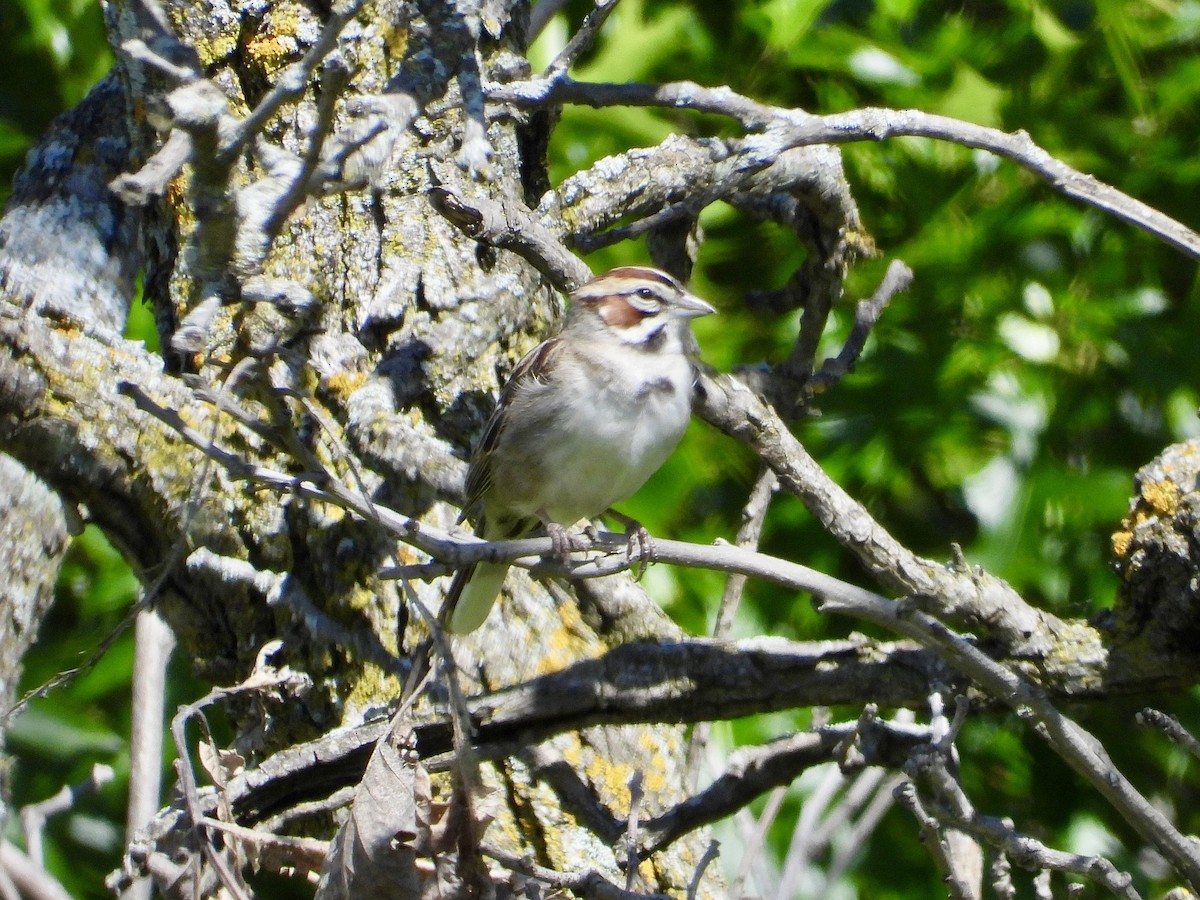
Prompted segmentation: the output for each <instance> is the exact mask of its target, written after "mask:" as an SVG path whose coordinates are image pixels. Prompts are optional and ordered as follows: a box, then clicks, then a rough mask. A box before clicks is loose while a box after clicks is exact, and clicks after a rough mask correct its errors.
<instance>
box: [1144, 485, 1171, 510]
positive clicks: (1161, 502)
mask: <svg viewBox="0 0 1200 900" xmlns="http://www.w3.org/2000/svg"><path fill="white" fill-rule="evenodd" d="M1141 494H1142V499H1144V500H1145V501H1146V502H1147V503H1149V504H1150V506H1151V508H1152V509H1153V510H1154V511H1155V512H1156V513H1158V514H1159V515H1164V516H1169V515H1173V514H1174V512H1175V510H1176V508H1177V507H1178V505H1179V486H1178V485H1176V484H1174V483H1173V482H1170V481H1144V482H1142V485H1141Z"/></svg>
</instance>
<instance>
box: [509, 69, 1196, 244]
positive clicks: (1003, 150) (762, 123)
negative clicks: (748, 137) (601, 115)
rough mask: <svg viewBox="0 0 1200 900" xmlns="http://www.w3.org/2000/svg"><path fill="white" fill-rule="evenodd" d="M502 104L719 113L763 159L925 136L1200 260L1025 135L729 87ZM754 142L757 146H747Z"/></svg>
mask: <svg viewBox="0 0 1200 900" xmlns="http://www.w3.org/2000/svg"><path fill="white" fill-rule="evenodd" d="M487 94H488V97H489V99H491V100H492V101H493V102H497V103H514V104H520V105H526V106H528V105H534V106H538V105H545V104H561V103H576V104H582V105H587V106H595V107H603V106H657V107H664V108H668V109H689V110H694V111H697V112H707V113H715V114H718V115H723V116H728V117H730V118H733V119H735V120H737V121H738V122H739V123H741V125H742V126H743V127H744V128H746V129H747V130H748V131H759V132H761V135H760V138H761V139H760V140H759V141H758V142H757V143H756V146H757V148H758V151H759V152H760V153H761V155H762V156H763V158H772V157H774V156H778V155H779V154H780V153H781V152H783V151H784V150H786V149H788V148H791V147H801V146H810V145H813V144H845V143H851V142H857V141H882V140H887V139H888V138H892V137H900V136H909V137H928V138H935V139H937V140H944V141H948V142H951V143H955V144H960V145H962V146H964V147H972V148H975V149H978V150H987V151H990V152H992V153H995V154H997V155H998V156H1003V157H1005V158H1006V159H1010V160H1012V161H1013V162H1016V163H1018V164H1019V165H1022V166H1024V167H1025V168H1026V169H1028V170H1029V171H1031V172H1033V173H1034V174H1036V175H1038V176H1039V177H1041V178H1042V179H1043V180H1045V181H1046V182H1047V183H1048V184H1049V185H1050V187H1051V188H1053V189H1054V190H1055V191H1058V192H1059V193H1061V194H1063V195H1064V196H1067V197H1070V198H1072V199H1074V200H1079V201H1081V202H1083V203H1085V204H1087V205H1089V206H1094V207H1096V208H1097V209H1101V210H1103V211H1105V212H1108V213H1110V214H1112V215H1114V216H1116V217H1117V218H1120V219H1123V220H1124V221H1126V222H1129V223H1130V224H1131V225H1134V226H1136V227H1138V228H1141V229H1142V230H1144V231H1146V232H1148V233H1149V234H1151V235H1154V236H1155V237H1158V238H1160V239H1162V240H1163V241H1166V242H1167V243H1169V244H1171V245H1172V246H1174V247H1176V248H1177V249H1179V250H1182V251H1183V252H1184V253H1186V254H1188V255H1189V256H1191V257H1192V258H1194V259H1200V235H1198V234H1197V233H1196V232H1194V231H1192V230H1191V229H1190V228H1188V227H1186V226H1185V225H1183V224H1182V223H1180V222H1177V221H1175V220H1174V219H1172V218H1171V217H1169V216H1167V215H1165V214H1163V213H1161V212H1159V211H1158V210H1156V209H1154V208H1153V207H1151V206H1148V205H1147V204H1145V203H1142V202H1141V201H1139V200H1135V199H1134V198H1132V197H1130V196H1129V195H1127V194H1125V193H1122V192H1121V191H1119V190H1117V189H1116V188H1113V187H1111V186H1109V185H1107V184H1104V183H1103V182H1101V181H1098V180H1097V179H1095V178H1093V177H1092V176H1090V175H1085V174H1084V173H1082V172H1079V171H1077V170H1075V169H1073V168H1071V167H1070V166H1068V165H1067V164H1066V163H1064V162H1061V161H1060V160H1058V159H1055V158H1054V157H1053V156H1051V155H1050V154H1049V153H1048V152H1046V151H1045V150H1043V149H1042V148H1041V147H1039V146H1038V145H1037V144H1035V143H1034V142H1033V140H1032V139H1031V138H1030V137H1029V135H1028V134H1026V133H1025V132H1024V131H1018V132H1015V133H1012V134H1008V133H1005V132H1003V131H1000V130H999V129H996V128H987V127H984V126H982V125H975V124H972V123H970V122H964V121H961V120H959V119H952V118H949V117H948V116H939V115H934V114H931V113H925V112H921V111H919V110H912V109H906V110H893V109H881V108H867V109H859V110H852V111H850V112H846V113H835V114H832V115H828V116H815V115H811V114H809V113H806V112H803V111H801V110H794V109H781V108H778V107H772V106H767V105H765V104H762V103H758V102H756V101H753V100H750V99H749V98H747V97H743V96H741V95H739V94H736V93H735V92H733V91H731V90H729V89H728V88H705V87H701V86H700V85H697V84H694V83H692V82H674V83H669V84H636V83H629V84H586V83H582V82H576V81H572V80H571V79H569V78H563V77H560V78H556V79H553V80H549V79H533V80H530V81H526V82H519V83H514V84H505V85H492V86H489V87H488V89H487ZM748 143H753V142H748Z"/></svg>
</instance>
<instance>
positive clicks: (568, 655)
mask: <svg viewBox="0 0 1200 900" xmlns="http://www.w3.org/2000/svg"><path fill="white" fill-rule="evenodd" d="M582 635H583V620H582V618H580V615H579V610H578V609H577V608H575V607H574V606H572V605H570V604H564V605H563V606H562V607H561V609H560V615H559V618H558V625H557V627H556V628H554V630H553V631H551V632H550V633H549V634H548V635H547V637H546V644H545V651H544V653H543V654H542V656H541V657H540V658H539V659H538V661H537V665H536V667H535V669H534V674H535V675H546V674H548V673H550V672H558V671H561V670H562V669H565V668H566V667H567V666H569V665H571V664H572V663H576V662H579V660H581V659H589V658H595V657H597V656H599V655H600V652H601V651H602V650H603V647H601V646H600V645H599V644H594V643H589V642H588V641H586V640H584V638H583V636H582Z"/></svg>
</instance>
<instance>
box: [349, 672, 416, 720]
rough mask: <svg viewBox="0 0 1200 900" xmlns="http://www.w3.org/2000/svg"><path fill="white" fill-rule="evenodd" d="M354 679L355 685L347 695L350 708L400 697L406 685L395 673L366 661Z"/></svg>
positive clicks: (362, 707) (366, 707) (373, 705)
mask: <svg viewBox="0 0 1200 900" xmlns="http://www.w3.org/2000/svg"><path fill="white" fill-rule="evenodd" d="M352 681H353V683H354V687H353V688H352V689H351V690H350V694H349V695H348V696H347V697H346V708H347V709H348V710H360V709H369V708H371V707H375V706H380V705H382V703H383V702H384V701H386V700H387V699H388V698H389V697H399V696H400V692H401V690H402V689H403V687H404V685H403V684H402V683H401V682H400V681H399V679H397V678H396V677H395V676H394V675H389V674H387V673H386V672H384V671H383V670H382V669H380V668H379V667H378V666H375V665H372V664H371V663H366V664H365V665H364V666H363V669H362V673H361V674H360V675H359V677H358V678H356V679H352Z"/></svg>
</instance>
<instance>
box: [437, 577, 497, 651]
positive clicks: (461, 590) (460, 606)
mask: <svg viewBox="0 0 1200 900" xmlns="http://www.w3.org/2000/svg"><path fill="white" fill-rule="evenodd" d="M507 573H508V566H507V565H505V564H504V563H487V562H484V563H476V564H475V565H473V566H468V567H467V568H465V569H459V570H458V571H457V572H456V573H454V580H453V581H451V582H450V590H449V591H447V592H446V604H445V606H444V607H442V615H441V619H442V621H443V622H445V627H446V630H447V631H449V632H450V633H451V634H466V633H467V632H469V631H474V630H475V629H476V628H478V627H479V626H480V625H482V624H483V621H484V619H486V618H487V617H488V613H489V612H491V610H492V604H493V603H495V602H496V598H497V597H498V596H499V595H500V589H501V588H502V587H504V576H505V575H506V574H507Z"/></svg>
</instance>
